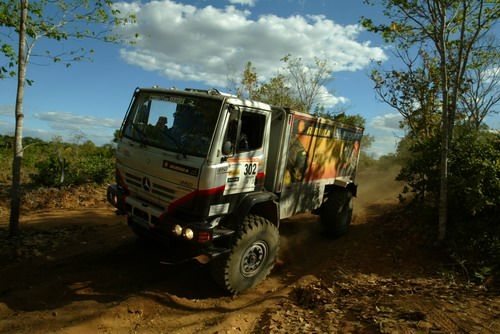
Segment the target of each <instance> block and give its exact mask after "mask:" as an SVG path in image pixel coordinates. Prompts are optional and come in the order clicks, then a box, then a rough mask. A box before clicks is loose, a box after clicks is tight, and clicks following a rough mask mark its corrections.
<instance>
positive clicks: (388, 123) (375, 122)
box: [370, 113, 403, 131]
mask: <svg viewBox="0 0 500 334" xmlns="http://www.w3.org/2000/svg"><path fill="white" fill-rule="evenodd" d="M402 120H403V117H402V116H401V114H397V113H388V114H385V115H382V116H376V117H374V118H373V119H372V121H371V122H370V125H371V126H372V127H373V128H375V129H378V130H383V131H401V128H400V127H399V123H400V122H401V121H402Z"/></svg>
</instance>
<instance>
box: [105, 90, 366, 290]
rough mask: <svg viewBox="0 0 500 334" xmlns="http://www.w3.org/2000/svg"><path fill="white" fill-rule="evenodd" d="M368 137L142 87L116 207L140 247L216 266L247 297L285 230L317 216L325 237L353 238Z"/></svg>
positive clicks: (355, 130) (212, 93) (221, 278)
mask: <svg viewBox="0 0 500 334" xmlns="http://www.w3.org/2000/svg"><path fill="white" fill-rule="evenodd" d="M362 135H363V129H362V128H359V127H353V126H348V125H346V124H341V123H338V122H334V121H332V120H328V119H324V118H319V117H315V116H312V115H309V114H305V113H301V112H297V111H293V110H290V109H287V108H283V107H279V106H272V105H268V104H265V103H261V102H257V101H249V100H244V99H240V98H237V97H235V96H233V95H229V94H224V93H220V92H219V91H217V90H215V89H210V90H196V89H186V90H177V89H163V88H158V87H153V88H137V89H136V90H135V91H134V94H133V98H132V101H131V103H130V106H129V108H128V111H127V114H126V116H125V119H124V121H123V123H122V126H121V129H120V133H119V140H118V145H117V151H116V184H114V185H110V186H109V187H108V192H107V197H108V201H109V202H110V203H111V204H112V205H113V206H115V207H116V208H117V212H118V213H121V214H124V215H126V217H127V222H128V225H129V226H130V227H131V229H132V230H133V231H134V232H135V234H137V235H138V236H139V237H140V238H144V239H147V240H153V239H160V240H165V241H169V242H171V244H172V245H183V246H185V245H187V246H188V248H189V249H190V250H192V251H193V252H194V253H192V254H194V255H195V256H197V257H196V258H197V259H200V257H203V258H204V259H206V260H210V264H209V265H210V266H211V272H212V275H213V278H214V279H215V281H216V282H217V283H219V284H220V285H221V286H222V287H223V288H225V289H226V290H227V291H228V292H230V293H233V294H236V293H239V292H241V291H244V290H246V289H249V288H251V287H253V286H255V285H256V284H258V283H259V282H261V281H262V280H264V279H265V278H266V276H267V275H268V274H269V273H270V271H271V269H272V268H273V266H274V263H275V261H276V257H277V253H278V248H279V240H280V239H279V225H280V220H282V219H284V218H287V217H290V216H293V215H295V214H297V213H302V212H312V213H315V214H317V215H319V217H320V219H319V221H320V224H321V226H322V229H323V231H324V232H325V234H327V235H329V236H340V235H342V234H344V233H346V232H347V229H348V227H349V224H350V221H351V216H352V201H351V199H352V197H353V196H356V189H357V186H356V184H355V182H354V181H355V180H354V179H355V174H356V167H357V162H358V159H359V152H360V141H361V137H362ZM176 247H177V246H176Z"/></svg>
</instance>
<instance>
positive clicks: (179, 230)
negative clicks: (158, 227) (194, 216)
mask: <svg viewBox="0 0 500 334" xmlns="http://www.w3.org/2000/svg"><path fill="white" fill-rule="evenodd" d="M172 231H173V232H174V233H175V234H176V235H178V236H180V235H182V227H181V225H175V226H174V228H173V230H172Z"/></svg>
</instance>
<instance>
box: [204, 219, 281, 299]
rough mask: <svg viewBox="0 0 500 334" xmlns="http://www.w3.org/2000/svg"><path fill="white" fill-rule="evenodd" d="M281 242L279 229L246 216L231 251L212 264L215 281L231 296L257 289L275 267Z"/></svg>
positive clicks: (269, 223) (267, 222)
mask: <svg viewBox="0 0 500 334" xmlns="http://www.w3.org/2000/svg"><path fill="white" fill-rule="evenodd" d="M279 240H280V239H279V232H278V228H277V227H276V225H274V224H273V223H271V222H270V221H269V220H267V219H265V218H263V217H260V216H256V215H248V216H246V217H245V219H244V221H243V224H242V227H241V230H240V231H239V232H238V233H237V236H236V238H235V240H234V242H233V244H232V246H231V251H230V252H228V253H225V254H223V255H220V256H219V257H217V258H215V259H214V260H213V261H212V262H211V271H212V277H213V278H214V280H215V281H216V282H217V283H218V284H219V285H220V286H222V287H223V288H224V289H225V290H226V291H228V292H229V293H231V294H237V293H239V292H242V291H245V290H247V289H250V288H252V287H254V286H255V285H257V284H258V283H260V282H262V281H263V280H264V279H265V278H266V277H267V276H268V275H269V273H270V272H271V270H272V268H273V267H274V263H275V262H276V256H277V254H278V249H279Z"/></svg>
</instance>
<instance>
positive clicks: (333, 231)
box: [320, 189, 352, 237]
mask: <svg viewBox="0 0 500 334" xmlns="http://www.w3.org/2000/svg"><path fill="white" fill-rule="evenodd" d="M351 219H352V193H351V192H350V191H348V190H344V189H338V190H334V191H333V192H332V193H331V194H329V196H328V199H327V200H326V202H324V203H323V205H322V206H321V213H320V220H321V225H322V227H323V232H324V233H325V234H326V235H327V236H331V237H339V236H341V235H344V234H346V233H347V231H348V229H349V225H350V224H351Z"/></svg>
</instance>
